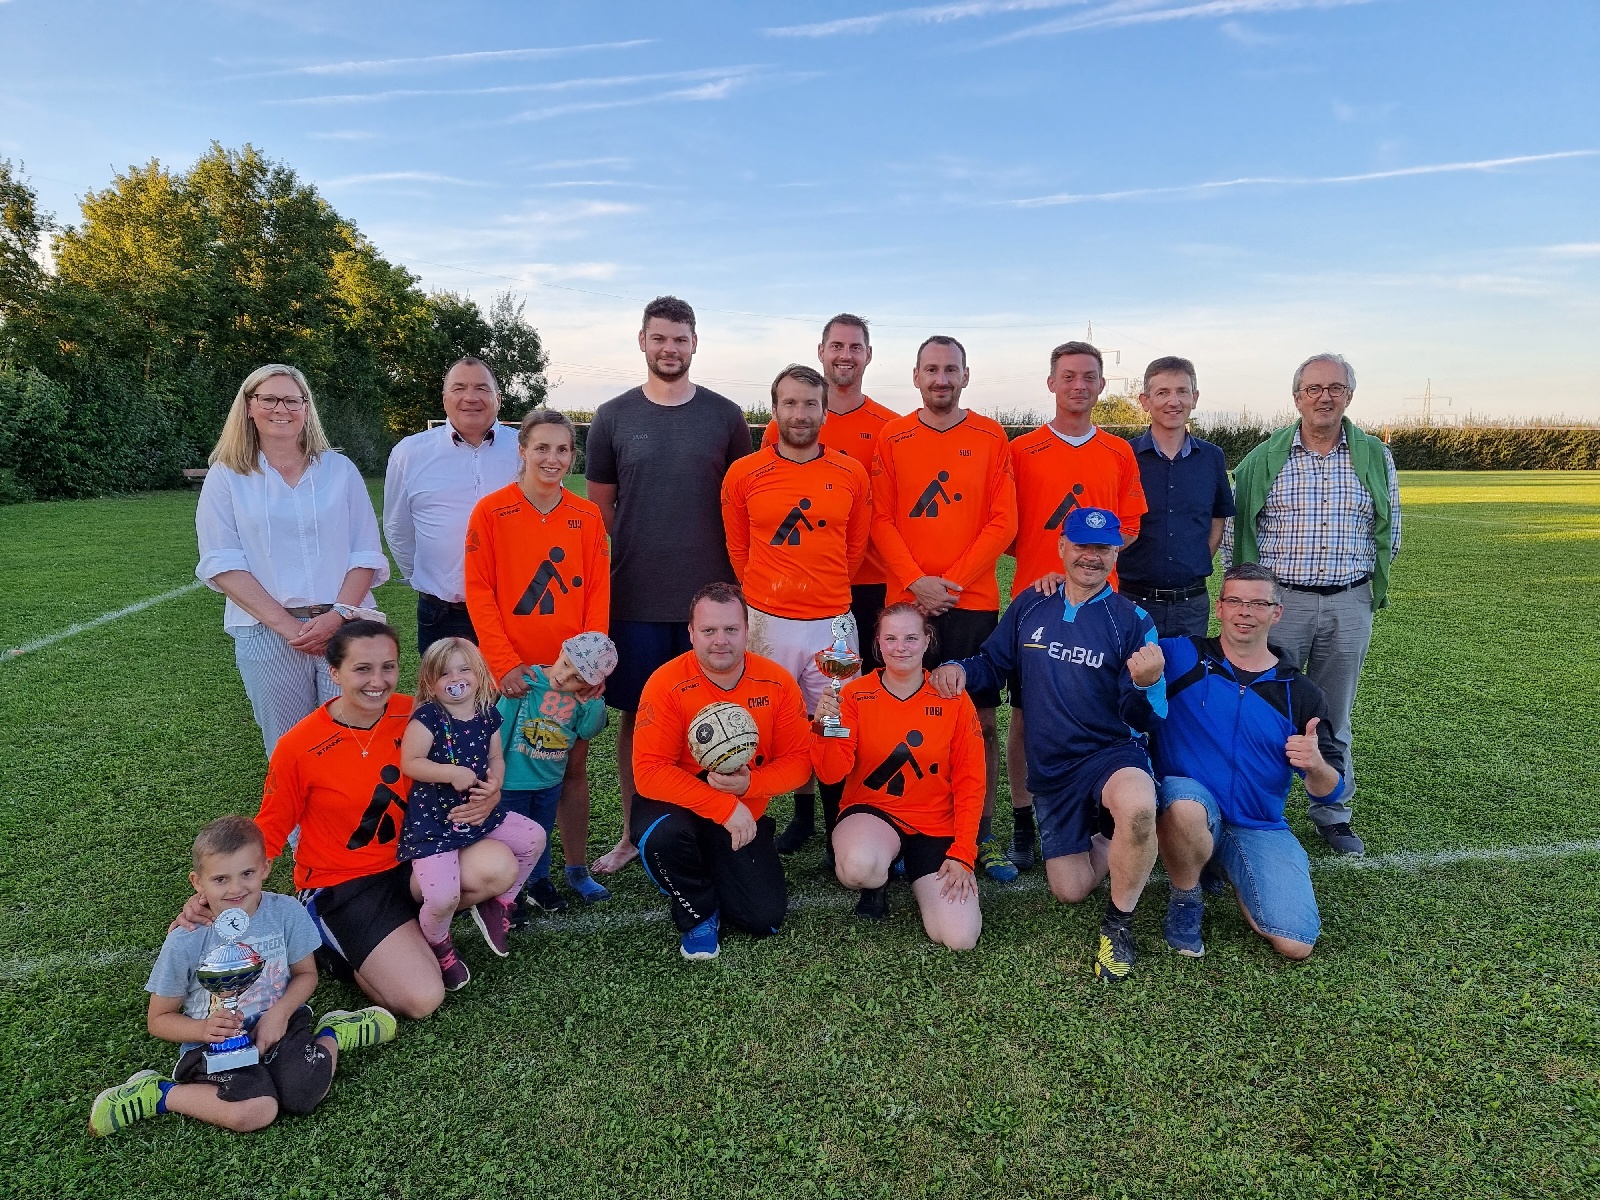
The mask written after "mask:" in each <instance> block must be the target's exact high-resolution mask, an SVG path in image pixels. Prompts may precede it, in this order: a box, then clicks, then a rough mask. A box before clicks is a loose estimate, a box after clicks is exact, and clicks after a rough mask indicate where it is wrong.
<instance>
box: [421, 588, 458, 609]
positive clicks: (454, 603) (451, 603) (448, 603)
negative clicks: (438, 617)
mask: <svg viewBox="0 0 1600 1200" xmlns="http://www.w3.org/2000/svg"><path fill="white" fill-rule="evenodd" d="M417 595H418V596H420V597H421V598H422V599H424V600H432V601H433V602H434V603H435V604H438V605H441V606H443V607H444V608H448V609H452V610H460V611H461V612H466V611H467V602H466V601H465V600H441V599H439V597H437V596H435V595H433V594H432V593H430V592H418V593H417Z"/></svg>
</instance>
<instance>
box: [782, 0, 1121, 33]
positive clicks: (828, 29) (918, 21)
mask: <svg viewBox="0 0 1600 1200" xmlns="http://www.w3.org/2000/svg"><path fill="white" fill-rule="evenodd" d="M1088 3H1090V0H970V2H969V3H958V4H925V5H921V6H919V7H917V8H893V9H889V10H887V11H885V12H879V13H868V14H866V15H865V16H860V17H841V18H840V19H838V20H834V21H817V22H814V23H812V24H809V25H780V26H776V27H774V28H771V29H764V30H762V32H763V33H765V34H766V35H767V36H768V37H809V38H823V37H837V36H838V35H839V34H842V33H876V32H877V31H878V30H879V29H881V28H883V27H884V26H885V25H941V24H944V23H945V22H947V21H961V20H965V19H967V18H969V17H990V16H996V15H1000V14H1004V13H1013V12H1037V11H1041V10H1048V9H1052V8H1066V7H1068V6H1069V5H1083V4H1088Z"/></svg>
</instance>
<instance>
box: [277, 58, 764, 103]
mask: <svg viewBox="0 0 1600 1200" xmlns="http://www.w3.org/2000/svg"><path fill="white" fill-rule="evenodd" d="M760 69H761V66H760V65H759V64H747V65H743V66H734V67H700V68H697V69H695V70H692V71H661V72H656V73H653V74H645V75H591V76H583V77H580V78H577V79H553V80H547V81H545V82H542V83H507V84H498V85H495V86H491V87H470V88H388V89H385V90H384V91H381V92H339V93H333V94H330V95H323V96H295V97H292V98H289V99H284V100H274V101H272V102H271V103H274V104H295V105H299V104H377V103H382V102H384V101H388V100H409V99H413V98H415V97H419V96H511V95H518V94H526V93H538V92H570V91H579V90H582V89H585V88H612V87H631V86H633V85H634V84H640V83H666V82H689V81H692V80H696V79H721V78H723V77H725V76H729V75H741V74H747V73H749V72H752V71H758V70H760Z"/></svg>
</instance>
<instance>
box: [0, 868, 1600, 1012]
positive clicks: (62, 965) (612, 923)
mask: <svg viewBox="0 0 1600 1200" xmlns="http://www.w3.org/2000/svg"><path fill="white" fill-rule="evenodd" d="M1584 854H1600V839H1595V840H1592V841H1583V842H1551V843H1548V844H1545V845H1532V846H1498V847H1496V846H1487V847H1483V848H1480V849H1469V850H1439V851H1431V852H1424V851H1417V850H1402V851H1399V852H1397V853H1395V854H1375V855H1373V856H1372V857H1370V858H1315V859H1312V860H1311V869H1312V870H1313V871H1317V872H1321V871H1384V870H1389V871H1411V872H1416V871H1422V870H1426V869H1428V868H1430V867H1449V866H1455V865H1457V864H1459V863H1469V862H1528V861H1534V860H1538V859H1548V858H1567V857H1572V856H1577V855H1584ZM1044 890H1045V882H1044V879H1043V878H1042V877H1041V876H1039V875H1032V876H1029V877H1027V878H1024V879H1019V880H1018V881H1017V882H1016V883H1012V884H1004V885H1001V886H999V887H996V888H993V889H989V888H986V889H985V892H986V894H987V895H988V896H989V897H990V898H991V899H996V898H999V897H1002V896H1014V895H1024V894H1027V893H1029V892H1042V891H1044ZM855 902H856V897H855V893H853V892H825V893H808V894H806V895H800V896H790V897H789V911H790V912H812V911H822V912H830V911H840V912H842V911H844V910H845V909H849V908H853V907H854V906H855ZM667 918H668V913H667V910H666V909H665V908H648V909H636V910H633V911H630V912H618V913H607V912H586V913H580V914H579V915H577V916H575V917H541V918H539V919H538V920H535V921H532V922H530V923H529V928H530V929H537V930H539V931H540V932H542V933H555V934H562V933H571V934H585V935H587V934H595V933H609V932H611V931H613V930H618V929H632V928H636V927H638V926H640V925H660V924H662V923H663V922H665V921H666V920H667ZM135 958H136V959H147V958H154V954H153V953H149V954H147V953H145V952H143V951H139V950H131V949H130V950H96V951H93V952H91V953H88V954H78V953H72V952H62V953H57V954H46V955H44V956H42V957H40V958H11V959H6V960H4V961H0V983H19V982H21V981H22V980H25V979H29V978H31V977H33V976H36V975H55V974H64V973H65V972H67V971H83V970H97V969H102V968H105V967H110V966H114V965H116V964H117V963H120V962H123V961H126V960H127V959H135Z"/></svg>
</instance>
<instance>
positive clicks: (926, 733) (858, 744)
mask: <svg viewBox="0 0 1600 1200" xmlns="http://www.w3.org/2000/svg"><path fill="white" fill-rule="evenodd" d="M932 637H933V629H932V627H931V626H930V625H929V623H928V619H927V618H926V617H925V616H923V614H922V613H921V612H919V611H918V610H917V608H916V606H915V605H912V604H904V603H902V604H891V605H890V606H889V607H888V608H886V609H884V610H883V613H882V614H881V615H880V616H879V617H878V633H877V645H878V653H879V654H880V655H881V656H882V658H883V663H884V666H883V669H882V670H880V671H875V672H873V673H872V674H870V675H864V676H862V677H861V678H859V679H855V680H852V681H851V682H849V683H847V684H846V685H845V686H844V688H843V690H842V691H841V692H840V693H839V694H838V696H835V695H834V694H833V693H831V692H828V693H824V695H823V697H822V699H821V700H819V701H818V702H817V713H816V717H817V722H818V724H817V725H815V726H813V734H812V739H811V758H812V763H813V765H814V766H815V767H816V772H817V778H818V779H819V780H821V781H822V782H823V783H837V782H838V781H839V780H841V779H843V780H844V784H845V787H844V796H843V798H842V799H841V800H840V808H839V823H838V824H837V825H836V826H835V827H834V830H833V856H834V861H835V863H836V864H837V867H836V869H837V873H838V876H839V882H840V883H842V884H843V885H844V886H845V887H847V888H859V889H860V890H861V899H860V901H859V902H858V903H857V904H856V914H857V915H858V916H863V917H871V918H875V919H882V918H883V917H885V916H887V915H888V912H889V902H888V893H889V870H890V868H891V867H892V866H893V864H894V862H895V860H896V859H897V858H902V857H903V858H904V859H905V865H906V879H907V880H908V881H909V882H910V884H911V891H912V894H913V895H915V896H916V898H917V907H918V908H919V909H920V910H921V912H922V927H923V928H924V929H925V930H927V932H928V936H929V937H930V938H932V939H933V940H934V941H935V942H938V943H939V944H940V945H943V946H948V947H950V949H952V950H970V949H972V948H973V947H974V946H976V945H977V944H978V934H979V933H981V932H982V930H983V914H982V913H981V912H980V911H979V908H978V885H977V883H976V881H975V880H974V879H973V876H972V866H973V860H974V859H975V858H976V856H977V853H978V847H977V836H978V820H979V818H980V817H981V816H982V813H983V784H984V775H983V732H982V730H981V729H979V727H978V714H977V711H976V710H975V709H974V708H973V707H972V701H971V700H970V699H969V698H968V697H967V695H966V694H965V693H962V694H961V695H959V696H956V697H955V698H954V699H951V700H946V699H944V698H943V697H941V696H940V695H939V694H938V693H937V692H935V691H934V690H933V688H932V687H931V686H929V684H928V673H927V672H926V671H924V670H923V669H922V655H923V652H924V651H925V650H927V649H928V647H929V643H930V641H931V640H932ZM829 717H837V718H838V719H839V722H840V724H841V725H842V726H843V727H844V728H845V729H847V730H849V736H848V737H825V736H823V734H822V729H823V726H822V724H821V722H823V721H824V720H826V719H827V718H829Z"/></svg>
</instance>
